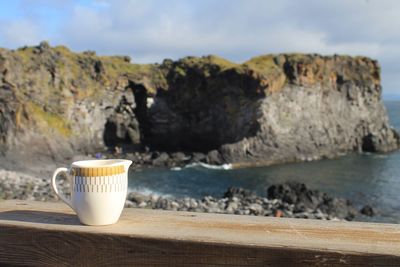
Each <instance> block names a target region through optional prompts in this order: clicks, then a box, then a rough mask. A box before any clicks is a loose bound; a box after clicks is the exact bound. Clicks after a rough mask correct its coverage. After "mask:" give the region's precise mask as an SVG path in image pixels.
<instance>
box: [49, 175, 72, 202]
mask: <svg viewBox="0 0 400 267" xmlns="http://www.w3.org/2000/svg"><path fill="white" fill-rule="evenodd" d="M62 172H65V174H66V175H67V177H68V176H69V173H68V169H67V168H58V169H57V170H56V171H55V172H54V174H53V178H51V187H52V188H53V190H54V192H55V193H56V195H57V196H58V197H59V198H60V199H61V200H62V201H64V202H65V203H66V204H67V205H68V206H70V207H71V209H74V208H73V207H72V202H71V200H69V199H68V198H66V197H65V195H64V194H62V193H60V192H59V191H58V189H57V185H56V178H57V176H58V174H59V173H62Z"/></svg>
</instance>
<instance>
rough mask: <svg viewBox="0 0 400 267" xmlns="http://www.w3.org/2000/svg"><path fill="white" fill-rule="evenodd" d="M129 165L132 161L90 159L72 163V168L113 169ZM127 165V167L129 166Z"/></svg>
mask: <svg viewBox="0 0 400 267" xmlns="http://www.w3.org/2000/svg"><path fill="white" fill-rule="evenodd" d="M128 164H129V165H131V164H132V161H131V160H127V159H90V160H79V161H75V162H73V163H72V165H71V166H72V167H76V168H97V167H113V166H118V165H128ZM129 165H128V166H129Z"/></svg>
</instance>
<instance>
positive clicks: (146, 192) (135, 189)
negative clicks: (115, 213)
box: [128, 186, 173, 198]
mask: <svg viewBox="0 0 400 267" xmlns="http://www.w3.org/2000/svg"><path fill="white" fill-rule="evenodd" d="M131 192H137V193H140V194H142V195H145V196H156V197H167V198H172V197H173V195H171V194H163V193H161V192H159V191H156V190H153V189H150V188H148V187H142V186H138V187H129V188H128V194H129V193H131Z"/></svg>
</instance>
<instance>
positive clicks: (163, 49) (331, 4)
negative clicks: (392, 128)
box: [0, 0, 400, 100]
mask: <svg viewBox="0 0 400 267" xmlns="http://www.w3.org/2000/svg"><path fill="white" fill-rule="evenodd" d="M42 40H47V41H48V42H49V43H50V44H51V45H52V46H55V45H65V46H67V47H69V48H70V49H71V50H73V51H78V52H79V51H85V50H94V51H96V52H97V54H101V55H129V56H131V58H132V61H133V62H135V63H153V62H161V61H162V60H163V59H165V58H171V59H179V58H181V57H184V56H203V55H209V54H215V55H218V56H221V57H224V58H227V59H229V60H231V61H234V62H237V63H240V62H244V61H246V60H248V59H250V58H251V57H254V56H257V55H261V54H269V53H286V52H304V53H319V54H323V55H332V54H346V55H353V56H356V55H363V56H368V57H371V58H374V59H377V60H378V61H379V62H380V64H381V67H382V85H383V96H384V99H386V100H391V99H400V64H399V63H400V1H397V0H351V1H350V0H301V1H298V0H275V1H272V0H271V1H268V0H109V1H108V0H75V1H74V0H14V1H0V46H1V47H5V48H10V49H16V48H18V47H21V46H24V45H37V44H39V43H40V41H42Z"/></svg>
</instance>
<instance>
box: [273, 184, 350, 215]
mask: <svg viewBox="0 0 400 267" xmlns="http://www.w3.org/2000/svg"><path fill="white" fill-rule="evenodd" d="M267 194H268V198H269V199H280V200H281V201H282V202H283V203H287V204H293V205H294V211H295V212H296V213H298V212H302V211H305V210H307V209H312V210H320V211H322V212H323V213H326V214H330V215H332V216H335V217H338V218H344V219H346V220H350V221H351V220H353V219H354V217H355V215H356V214H357V210H356V209H355V208H354V207H353V206H352V205H351V203H350V202H349V201H348V200H345V199H341V198H335V197H331V196H329V195H327V194H326V193H322V192H320V191H318V190H311V189H308V188H307V186H306V185H305V184H302V183H297V182H288V183H284V184H278V185H272V186H270V187H269V188H268V189H267Z"/></svg>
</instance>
